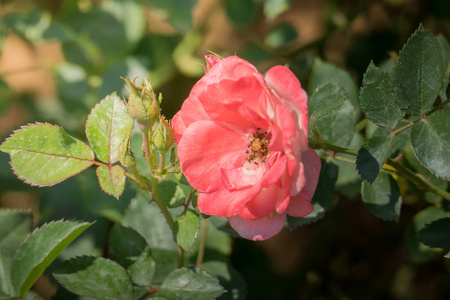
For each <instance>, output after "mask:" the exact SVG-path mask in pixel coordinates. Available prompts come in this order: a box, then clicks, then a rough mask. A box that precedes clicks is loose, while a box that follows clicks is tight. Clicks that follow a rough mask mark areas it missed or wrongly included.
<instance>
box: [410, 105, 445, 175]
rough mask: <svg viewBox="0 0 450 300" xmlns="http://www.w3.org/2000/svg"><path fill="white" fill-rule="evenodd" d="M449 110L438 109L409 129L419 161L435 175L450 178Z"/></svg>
mask: <svg viewBox="0 0 450 300" xmlns="http://www.w3.org/2000/svg"><path fill="white" fill-rule="evenodd" d="M448 128H450V111H448V110H440V111H437V112H435V113H433V114H432V115H430V116H429V117H428V118H426V119H425V120H422V121H421V122H419V123H417V124H416V125H414V126H413V128H412V130H411V144H412V146H413V150H414V154H415V155H416V157H417V159H418V160H419V161H420V163H421V164H422V165H423V166H424V167H425V168H427V169H428V170H429V171H430V172H431V173H433V174H434V175H436V176H437V177H440V178H443V179H445V180H450V131H449V130H448Z"/></svg>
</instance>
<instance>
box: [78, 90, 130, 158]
mask: <svg viewBox="0 0 450 300" xmlns="http://www.w3.org/2000/svg"><path fill="white" fill-rule="evenodd" d="M133 125H134V122H133V119H132V118H131V116H130V115H129V114H128V113H127V107H126V106H125V104H124V103H123V101H122V100H121V99H120V98H119V97H118V96H117V95H116V94H115V93H113V94H111V95H109V96H107V97H106V98H105V99H103V100H102V101H101V102H100V103H99V104H97V105H96V106H95V107H94V108H93V109H92V111H91V113H90V114H89V117H88V119H87V122H86V135H87V138H88V139H89V142H90V143H91V145H92V148H93V149H94V152H95V155H96V156H97V158H98V159H99V160H101V161H102V162H104V163H107V164H113V163H115V162H117V161H118V160H119V145H120V144H121V143H122V142H123V141H124V140H126V139H127V138H128V137H129V136H130V134H131V130H132V129H133Z"/></svg>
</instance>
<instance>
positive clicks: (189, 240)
mask: <svg viewBox="0 0 450 300" xmlns="http://www.w3.org/2000/svg"><path fill="white" fill-rule="evenodd" d="M199 229H200V216H199V215H198V213H197V212H196V211H195V210H192V209H188V210H186V212H185V213H184V214H182V215H181V216H179V217H178V218H177V222H176V226H175V232H174V234H175V238H176V240H177V244H178V245H180V247H181V248H183V249H184V250H186V251H189V250H191V248H192V245H193V244H194V242H195V239H196V238H197V234H198V231H199Z"/></svg>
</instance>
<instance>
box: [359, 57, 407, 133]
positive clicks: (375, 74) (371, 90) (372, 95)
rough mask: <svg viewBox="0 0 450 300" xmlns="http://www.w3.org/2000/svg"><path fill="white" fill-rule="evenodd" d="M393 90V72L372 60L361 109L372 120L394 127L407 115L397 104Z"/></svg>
mask: <svg viewBox="0 0 450 300" xmlns="http://www.w3.org/2000/svg"><path fill="white" fill-rule="evenodd" d="M393 92H394V88H393V85H392V78H391V74H390V73H388V72H383V71H382V70H380V69H378V68H377V67H376V66H375V65H374V64H373V62H371V63H370V65H369V67H367V71H366V73H365V74H364V79H363V86H362V88H361V92H360V102H361V109H362V110H363V111H364V113H365V114H366V116H367V118H369V119H370V120H371V121H372V122H374V123H375V124H377V125H379V126H383V127H387V128H389V129H394V128H395V126H397V124H398V123H399V122H400V121H401V120H402V119H403V116H404V115H405V113H404V112H403V111H401V110H400V108H399V107H398V106H397V103H396V102H395V100H394V95H393Z"/></svg>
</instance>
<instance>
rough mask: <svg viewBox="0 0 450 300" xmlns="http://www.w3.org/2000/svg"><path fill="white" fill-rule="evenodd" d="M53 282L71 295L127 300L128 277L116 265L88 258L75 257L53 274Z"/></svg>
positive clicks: (98, 258) (103, 299) (101, 259)
mask: <svg viewBox="0 0 450 300" xmlns="http://www.w3.org/2000/svg"><path fill="white" fill-rule="evenodd" d="M53 276H55V278H56V280H58V282H59V283H60V284H61V285H62V286H64V287H65V288H66V289H68V290H69V291H71V292H72V293H75V294H78V295H80V296H86V297H93V298H96V299H100V300H119V299H123V300H131V299H132V296H133V289H132V283H131V280H130V277H128V273H127V272H126V271H125V269H124V268H122V267H121V266H120V265H119V264H118V263H116V262H113V261H111V260H109V259H105V258H101V257H92V256H82V257H76V258H73V259H71V260H68V261H65V262H63V263H62V264H60V265H58V266H57V267H56V268H55V269H54V270H53Z"/></svg>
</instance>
